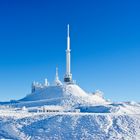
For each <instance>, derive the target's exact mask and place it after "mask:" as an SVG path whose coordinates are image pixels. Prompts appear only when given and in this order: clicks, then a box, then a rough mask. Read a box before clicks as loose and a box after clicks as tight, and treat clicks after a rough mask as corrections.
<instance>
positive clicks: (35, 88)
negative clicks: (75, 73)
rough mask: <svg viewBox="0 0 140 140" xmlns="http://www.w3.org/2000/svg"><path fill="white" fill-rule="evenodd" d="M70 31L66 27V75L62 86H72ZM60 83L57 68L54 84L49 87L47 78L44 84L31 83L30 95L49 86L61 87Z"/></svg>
mask: <svg viewBox="0 0 140 140" xmlns="http://www.w3.org/2000/svg"><path fill="white" fill-rule="evenodd" d="M70 52H71V50H70V30H69V24H68V25H67V49H66V73H65V76H64V84H72V83H73V81H72V74H71V55H70ZM62 85H63V84H62V82H61V81H60V80H59V76H58V68H57V67H56V75H55V79H54V83H53V84H52V85H50V83H49V82H48V80H47V78H46V79H45V81H44V83H43V84H42V83H38V82H33V83H32V90H31V92H32V93H35V92H36V91H42V90H43V89H46V88H47V87H49V86H62Z"/></svg>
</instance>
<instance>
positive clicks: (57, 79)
mask: <svg viewBox="0 0 140 140" xmlns="http://www.w3.org/2000/svg"><path fill="white" fill-rule="evenodd" d="M54 83H55V85H56V86H60V85H62V83H61V81H60V80H59V76H58V67H56V74H55V80H54Z"/></svg>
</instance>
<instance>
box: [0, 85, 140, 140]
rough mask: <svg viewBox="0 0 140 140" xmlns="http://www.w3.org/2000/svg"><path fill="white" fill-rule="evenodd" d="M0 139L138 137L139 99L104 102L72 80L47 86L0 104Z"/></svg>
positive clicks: (131, 139)
mask: <svg viewBox="0 0 140 140" xmlns="http://www.w3.org/2000/svg"><path fill="white" fill-rule="evenodd" d="M44 108H47V109H50V110H51V109H53V110H57V109H58V110H60V111H59V112H46V111H43V109H44ZM76 110H78V111H80V112H76ZM0 139H13V140H48V139H49V140H69V139H74V140H79V139H81V140H82V139H84V140H92V139H95V140H139V139H140V103H135V102H121V103H112V102H108V101H106V100H105V99H104V98H103V97H102V96H101V95H100V94H98V93H97V94H88V93H86V92H85V91H84V90H82V89H81V88H80V87H79V86H78V85H76V84H68V85H63V86H49V87H47V88H46V89H42V90H40V91H37V92H35V93H32V94H29V95H27V96H26V97H25V98H23V99H21V100H18V101H15V102H5V103H1V104H0Z"/></svg>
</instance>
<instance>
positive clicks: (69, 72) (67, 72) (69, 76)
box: [64, 24, 72, 83]
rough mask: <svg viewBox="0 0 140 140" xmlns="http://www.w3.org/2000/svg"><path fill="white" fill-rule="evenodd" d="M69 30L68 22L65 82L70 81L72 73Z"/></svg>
mask: <svg viewBox="0 0 140 140" xmlns="http://www.w3.org/2000/svg"><path fill="white" fill-rule="evenodd" d="M70 51H71V50H70V32H69V24H68V25H67V50H66V74H65V77H64V82H65V83H71V82H72V74H71V67H70V66H71V63H70V60H71V59H70Z"/></svg>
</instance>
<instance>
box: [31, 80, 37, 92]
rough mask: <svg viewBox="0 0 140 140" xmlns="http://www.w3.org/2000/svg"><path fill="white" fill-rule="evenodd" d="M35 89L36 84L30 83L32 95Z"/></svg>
mask: <svg viewBox="0 0 140 140" xmlns="http://www.w3.org/2000/svg"><path fill="white" fill-rule="evenodd" d="M35 88H36V82H35V81H34V82H32V91H31V92H32V93H34V92H35Z"/></svg>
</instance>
